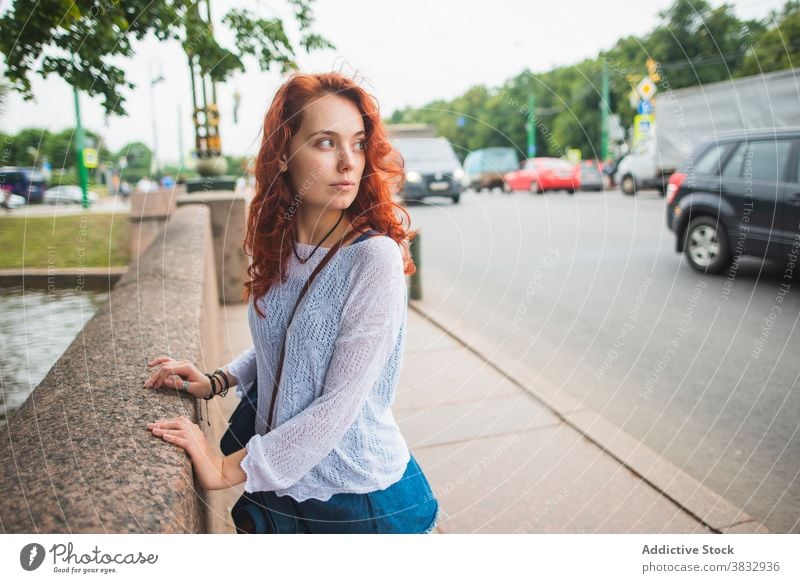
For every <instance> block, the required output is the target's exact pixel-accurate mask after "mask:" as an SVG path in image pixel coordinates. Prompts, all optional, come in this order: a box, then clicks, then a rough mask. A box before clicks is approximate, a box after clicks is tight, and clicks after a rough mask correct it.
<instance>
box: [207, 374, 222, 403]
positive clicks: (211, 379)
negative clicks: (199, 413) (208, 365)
mask: <svg viewBox="0 0 800 583" xmlns="http://www.w3.org/2000/svg"><path fill="white" fill-rule="evenodd" d="M206 377H208V380H209V382H210V383H211V393H210V394H209V395H208V397H203V398H204V399H205V400H206V401H209V400H211V399H213V398H214V396H215V395H216V394H217V379H216V377H215V376H214V375H210V374H208V373H206ZM221 384H222V383H220V385H221Z"/></svg>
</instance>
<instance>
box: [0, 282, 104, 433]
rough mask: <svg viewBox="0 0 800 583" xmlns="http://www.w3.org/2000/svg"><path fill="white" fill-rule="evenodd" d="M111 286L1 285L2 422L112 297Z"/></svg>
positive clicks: (0, 357) (0, 383)
mask: <svg viewBox="0 0 800 583" xmlns="http://www.w3.org/2000/svg"><path fill="white" fill-rule="evenodd" d="M108 295H109V292H108V289H107V288H106V291H100V290H92V289H87V288H86V287H83V288H81V289H80V290H77V289H75V288H72V289H53V288H52V286H51V287H50V288H49V289H48V288H47V287H46V286H45V287H30V286H29V285H28V284H26V286H25V287H24V288H23V287H21V286H15V287H0V426H2V425H5V423H6V414H7V413H8V412H10V411H12V410H14V409H16V408H18V407H19V406H20V405H21V404H22V403H23V402H24V401H25V399H27V398H28V395H30V394H31V391H33V389H34V388H36V385H38V384H39V382H41V380H42V379H43V378H44V377H45V375H46V374H47V372H48V371H49V370H50V369H51V368H52V366H53V364H55V362H56V360H58V358H59V357H60V356H61V355H62V354H63V353H64V351H65V350H66V349H67V347H68V346H69V345H70V343H71V342H72V341H73V340H74V339H75V337H76V336H77V335H78V333H79V332H80V331H81V330H82V329H83V327H84V325H85V324H86V322H88V321H89V319H90V318H91V317H92V316H93V315H94V314H95V312H96V311H97V310H98V308H99V307H100V306H101V305H102V304H103V303H104V302H105V301H106V300H107V299H108Z"/></svg>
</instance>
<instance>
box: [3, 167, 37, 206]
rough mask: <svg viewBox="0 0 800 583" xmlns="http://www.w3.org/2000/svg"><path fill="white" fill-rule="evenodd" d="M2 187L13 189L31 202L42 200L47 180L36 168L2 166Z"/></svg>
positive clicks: (12, 190)
mask: <svg viewBox="0 0 800 583" xmlns="http://www.w3.org/2000/svg"><path fill="white" fill-rule="evenodd" d="M0 188H2V189H4V190H11V192H13V193H14V194H17V195H19V196H21V197H23V198H24V199H25V200H26V201H27V202H29V203H35V202H42V198H43V197H44V191H45V190H46V189H47V182H46V181H45V179H44V176H42V174H41V172H39V171H38V170H36V169H35V168H16V167H12V166H5V167H3V168H0Z"/></svg>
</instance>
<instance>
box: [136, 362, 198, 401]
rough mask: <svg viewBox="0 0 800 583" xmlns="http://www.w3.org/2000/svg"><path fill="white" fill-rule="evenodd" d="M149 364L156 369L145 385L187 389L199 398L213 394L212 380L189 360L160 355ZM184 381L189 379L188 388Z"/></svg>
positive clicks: (149, 366)
mask: <svg viewBox="0 0 800 583" xmlns="http://www.w3.org/2000/svg"><path fill="white" fill-rule="evenodd" d="M147 366H148V368H155V371H154V372H153V373H152V374H151V375H150V378H148V379H147V381H146V382H145V383H144V386H145V387H152V388H154V389H157V388H159V387H168V388H172V389H178V390H186V392H188V393H189V394H190V395H193V396H195V397H198V398H199V397H208V395H210V394H211V381H210V380H208V377H207V376H206V375H205V374H203V373H202V372H200V371H199V370H198V369H197V367H196V366H195V365H193V364H192V363H191V362H189V361H188V360H175V359H173V358H169V357H168V356H160V357H158V358H154V359H153V360H151V361H150V362H149V363H147ZM184 381H189V385H188V388H186V389H184Z"/></svg>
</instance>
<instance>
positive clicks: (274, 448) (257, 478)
mask: <svg viewBox="0 0 800 583" xmlns="http://www.w3.org/2000/svg"><path fill="white" fill-rule="evenodd" d="M386 243H387V244H385V245H375V246H374V248H371V254H370V256H368V257H366V258H365V261H364V262H363V263H362V264H361V265H360V266H358V267H357V269H358V270H359V272H358V273H357V274H356V282H355V283H354V284H353V288H352V289H351V291H350V293H349V296H348V299H347V301H346V303H345V306H344V308H343V311H342V320H341V327H340V331H339V335H338V337H337V338H336V341H335V345H334V350H333V354H332V357H331V360H330V364H329V366H328V371H327V374H326V376H325V384H324V387H323V392H322V394H321V395H320V397H318V398H317V399H315V400H314V401H313V402H312V403H311V404H310V405H309V406H308V407H306V408H305V409H304V410H303V411H301V412H300V413H299V414H297V415H296V416H294V417H292V418H291V419H289V420H287V421H286V422H285V423H283V424H282V425H280V426H278V427H277V428H275V429H273V430H272V431H270V432H269V433H267V434H266V435H256V436H254V437H253V438H251V439H250V441H249V442H248V443H247V446H246V450H247V455H246V456H245V457H244V459H243V460H242V464H241V468H242V469H243V470H244V473H245V474H246V476H247V481H246V483H245V491H247V492H255V491H263V490H280V489H284V488H288V487H289V486H291V485H292V484H294V483H296V482H297V481H299V480H300V479H301V478H302V477H303V476H304V475H306V474H307V473H308V472H309V471H311V470H312V469H313V468H314V467H315V466H316V465H317V464H319V463H320V462H321V461H322V460H323V459H324V458H325V457H326V456H327V455H328V454H329V453H330V452H331V451H332V450H333V448H334V447H336V445H337V444H338V443H339V442H340V441H341V439H342V437H343V436H344V434H345V432H346V431H347V430H348V428H349V427H350V426H351V425H352V424H353V422H354V421H355V419H356V418H357V416H358V415H359V413H360V412H361V410H362V409H363V408H364V404H365V402H366V400H367V397H368V395H369V393H370V391H371V390H372V389H373V387H374V386H375V384H376V382H378V380H379V379H380V376H381V374H382V372H383V370H384V368H385V366H386V363H387V362H388V360H389V357H390V356H391V353H392V350H393V349H394V346H395V343H396V341H397V337H398V334H399V333H400V329H401V326H402V324H403V321H404V319H405V316H406V309H407V308H406V282H405V276H404V274H403V261H402V256H401V253H400V249H399V248H398V247H397V245H396V244H394V242H392V241H390V240H387V241H386Z"/></svg>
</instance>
